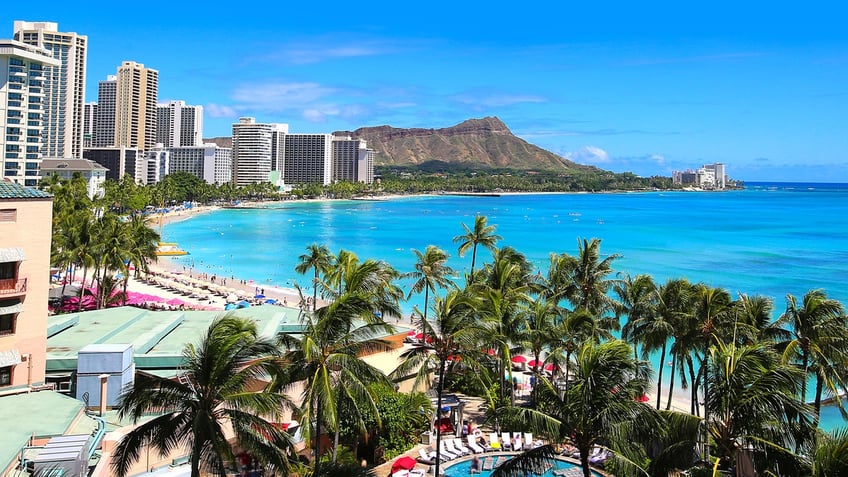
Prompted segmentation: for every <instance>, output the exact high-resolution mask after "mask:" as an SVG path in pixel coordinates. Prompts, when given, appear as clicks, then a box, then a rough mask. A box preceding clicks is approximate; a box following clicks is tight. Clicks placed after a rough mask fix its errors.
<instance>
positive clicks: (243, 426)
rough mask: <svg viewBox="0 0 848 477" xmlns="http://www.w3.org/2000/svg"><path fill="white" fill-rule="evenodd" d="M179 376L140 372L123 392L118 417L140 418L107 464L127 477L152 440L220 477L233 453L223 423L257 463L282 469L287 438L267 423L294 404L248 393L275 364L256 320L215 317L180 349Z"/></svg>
mask: <svg viewBox="0 0 848 477" xmlns="http://www.w3.org/2000/svg"><path fill="white" fill-rule="evenodd" d="M183 358H184V365H183V366H184V367H183V371H184V375H183V378H182V379H181V382H177V381H171V380H169V379H165V378H160V377H155V376H147V375H139V376H137V377H136V380H135V383H134V385H133V387H132V388H130V389H127V390H126V391H124V393H123V394H122V395H121V398H120V401H119V407H120V409H119V412H118V415H119V417H120V418H121V419H130V420H131V421H132V422H133V423H136V424H137V423H139V422H140V421H142V420H144V419H145V418H146V416H148V415H150V414H155V415H156V417H154V418H152V419H150V420H147V421H145V422H143V423H141V424H139V425H138V426H137V427H135V428H134V429H133V430H131V431H130V432H129V433H127V434H126V435H125V436H124V437H123V438H122V439H121V441H120V442H119V443H118V446H117V447H116V449H115V454H114V460H113V462H112V469H113V471H114V472H115V474H116V475H118V476H120V477H123V476H125V475H127V473H128V471H129V470H130V466H131V465H132V464H133V463H134V462H137V461H138V459H139V457H140V455H141V452H142V450H143V449H144V448H145V447H147V446H151V447H153V448H154V449H156V450H158V451H159V452H160V453H161V454H163V455H166V454H168V453H169V452H171V451H173V450H174V449H176V448H178V447H179V446H186V447H187V448H188V449H189V450H190V452H191V458H190V462H191V475H192V477H199V476H200V472H201V470H202V469H203V470H206V471H208V472H211V473H213V474H215V475H219V476H222V477H223V476H225V475H226V470H225V462H227V461H232V460H233V458H234V455H233V454H234V447H233V445H232V444H231V443H230V442H228V441H227V438H226V436H225V430H224V429H225V426H229V427H231V428H232V431H233V432H234V434H235V440H236V445H237V446H239V447H240V448H243V449H248V450H249V451H250V452H251V453H253V454H254V455H256V457H257V458H258V459H259V461H260V462H262V463H264V464H270V465H273V466H275V467H276V468H278V469H285V468H286V467H287V451H288V450H289V449H290V447H291V441H290V437H289V436H288V435H287V434H285V433H283V432H281V431H280V430H278V429H277V427H275V426H274V425H273V423H272V422H269V420H268V419H274V418H277V417H279V416H280V413H281V412H282V410H284V409H290V408H292V403H291V402H290V401H289V400H288V398H287V397H286V396H285V395H283V394H279V393H273V392H269V391H267V390H261V391H256V392H254V391H251V390H250V389H251V388H252V387H253V386H254V385H255V383H256V382H258V381H260V380H261V378H262V377H263V376H264V375H266V374H267V373H274V372H275V371H276V370H277V369H278V367H279V366H280V360H279V352H278V348H277V346H276V344H275V343H274V342H273V341H271V340H267V339H264V338H261V337H260V336H259V335H258V332H257V329H256V325H255V323H253V322H250V321H248V320H245V319H242V318H236V317H233V316H223V317H220V318H217V319H215V321H213V322H212V324H211V325H210V326H209V329H208V330H207V331H206V333H205V334H204V336H203V338H202V339H201V341H200V342H199V343H198V344H197V345H192V344H189V345H187V346H186V348H185V350H184V351H183Z"/></svg>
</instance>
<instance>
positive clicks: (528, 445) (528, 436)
mask: <svg viewBox="0 0 848 477" xmlns="http://www.w3.org/2000/svg"><path fill="white" fill-rule="evenodd" d="M537 447H539V446H538V445H536V442H535V441H534V440H533V433H532V432H525V433H524V448H525V449H535V448H537Z"/></svg>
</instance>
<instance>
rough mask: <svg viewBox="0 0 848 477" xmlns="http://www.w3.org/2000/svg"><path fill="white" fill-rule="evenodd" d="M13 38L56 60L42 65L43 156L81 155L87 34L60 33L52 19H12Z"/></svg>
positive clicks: (72, 156)
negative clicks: (41, 50) (41, 49)
mask: <svg viewBox="0 0 848 477" xmlns="http://www.w3.org/2000/svg"><path fill="white" fill-rule="evenodd" d="M14 28H15V40H17V41H21V42H23V43H26V44H28V45H34V46H40V47H42V48H44V49H46V50H48V51H49V52H50V55H51V56H52V57H53V58H55V59H57V60H59V64H58V65H56V66H46V67H45V68H44V88H43V89H44V103H43V107H44V128H43V129H42V136H43V137H44V142H43V145H42V150H41V153H42V154H43V155H44V156H45V157H64V158H80V157H82V147H83V145H82V144H83V118H84V114H85V109H84V107H83V105H84V104H85V64H86V51H87V48H86V46H87V43H88V37H87V36H85V35H78V34H76V33H62V32H60V31H59V24H58V23H53V22H25V21H16V22H15V27H14Z"/></svg>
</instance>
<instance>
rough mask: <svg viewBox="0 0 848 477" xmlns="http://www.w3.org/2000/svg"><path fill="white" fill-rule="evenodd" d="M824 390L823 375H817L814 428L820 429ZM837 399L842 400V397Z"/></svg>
mask: <svg viewBox="0 0 848 477" xmlns="http://www.w3.org/2000/svg"><path fill="white" fill-rule="evenodd" d="M823 388H824V380H823V379H822V376H821V373H820V372H818V373H816V400H815V402H814V403H813V410H814V411H815V415H814V416H813V419H814V420H813V427H819V418H820V417H821V401H822V390H823ZM836 398H837V399H842V397H840V396H838V395H837V396H836Z"/></svg>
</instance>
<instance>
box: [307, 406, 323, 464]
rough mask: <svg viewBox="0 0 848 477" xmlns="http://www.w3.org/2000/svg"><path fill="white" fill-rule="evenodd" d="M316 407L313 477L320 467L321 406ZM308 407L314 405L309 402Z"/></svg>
mask: <svg viewBox="0 0 848 477" xmlns="http://www.w3.org/2000/svg"><path fill="white" fill-rule="evenodd" d="M316 404H317V406H316V408H317V409H315V447H314V450H315V462H314V467H313V469H314V473H315V475H320V474H319V472H318V470H319V468H320V467H321V404H320V403H316ZM309 405H310V406H313V405H314V404H313V403H312V402H311V401H310V403H309Z"/></svg>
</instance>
